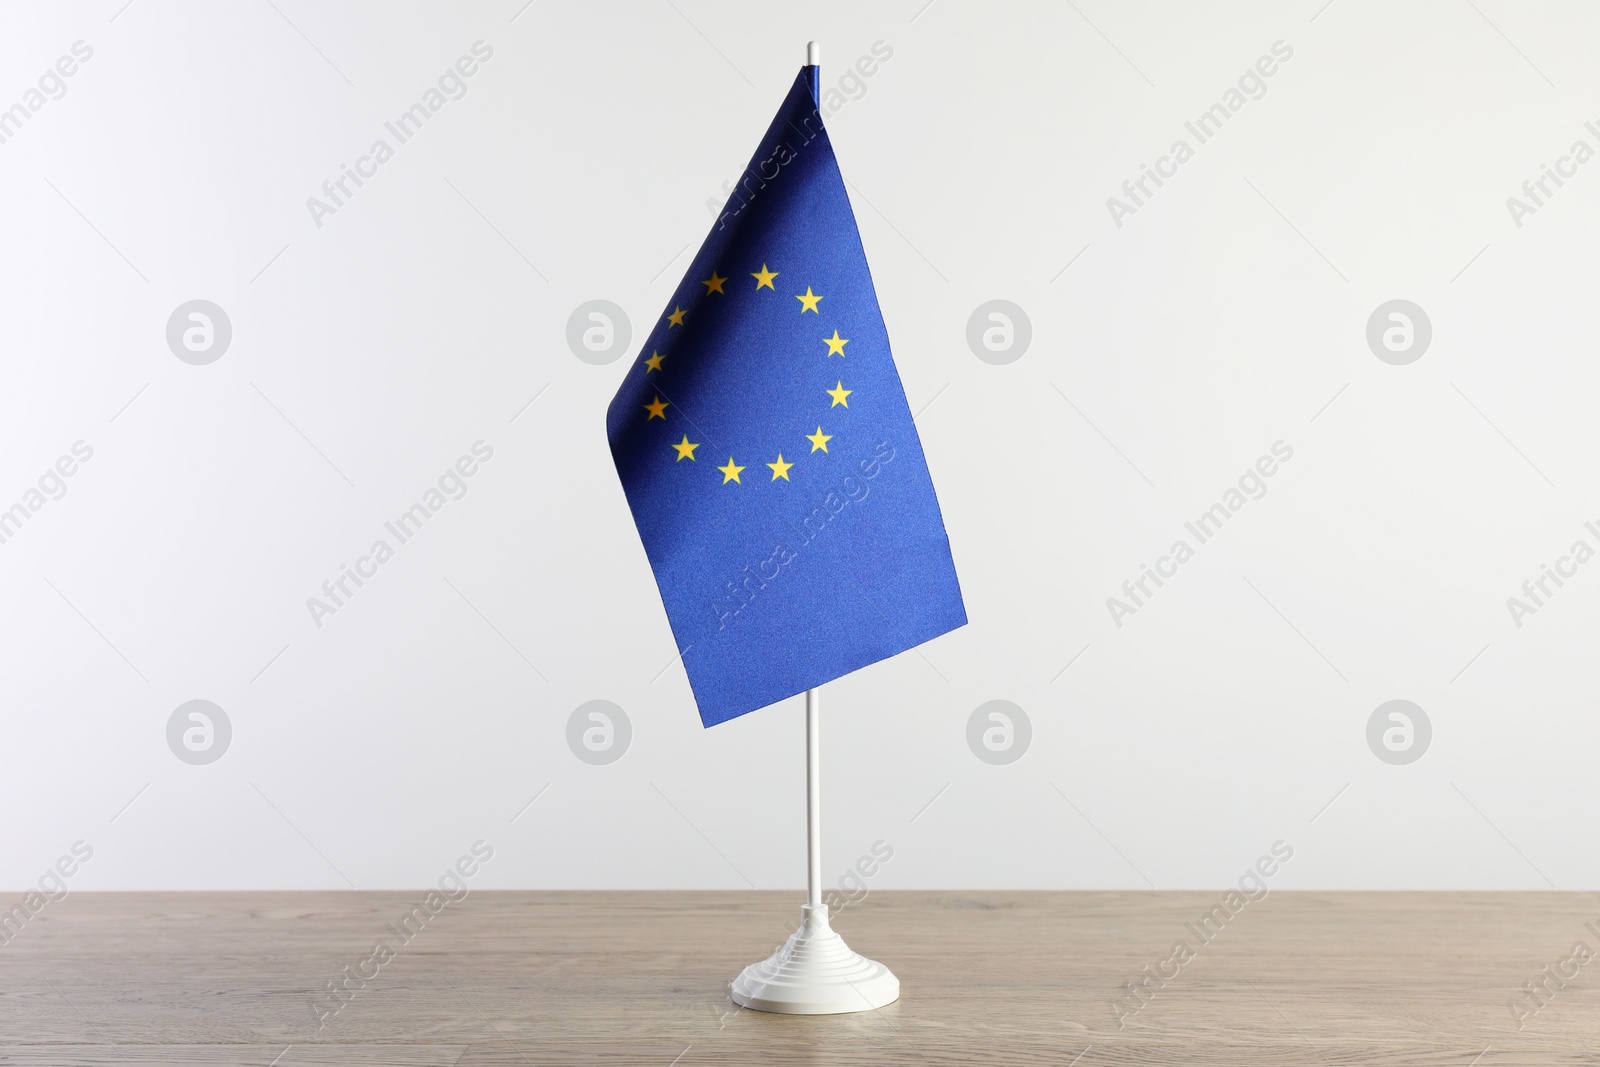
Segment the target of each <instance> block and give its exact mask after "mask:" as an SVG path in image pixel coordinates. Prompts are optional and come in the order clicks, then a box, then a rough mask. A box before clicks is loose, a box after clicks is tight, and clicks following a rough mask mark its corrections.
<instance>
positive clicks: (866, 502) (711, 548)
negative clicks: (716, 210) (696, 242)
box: [606, 66, 967, 727]
mask: <svg viewBox="0 0 1600 1067" xmlns="http://www.w3.org/2000/svg"><path fill="white" fill-rule="evenodd" d="M817 94H818V68H817V67H815V66H807V67H804V68H802V69H801V71H800V75H799V77H798V78H796V79H795V83H794V86H793V88H791V89H790V90H789V95H788V97H787V98H786V99H785V100H784V102H783V107H782V108H781V109H780V110H779V112H778V115H777V117H776V118H774V119H773V121H772V125H771V127H770V128H769V129H768V130H767V133H766V136H765V137H763V138H762V140H761V143H760V145H759V146H758V147H757V149H756V152H755V155H754V156H753V157H752V158H751V161H750V165H749V167H747V168H746V169H745V172H744V174H743V175H742V176H741V177H740V179H739V182H738V184H737V187H736V188H735V189H734V191H733V194H732V196H731V197H730V198H729V200H728V203H727V204H726V205H724V207H723V210H722V212H721V214H720V216H719V217H718V219H717V221H716V223H715V224H714V225H713V226H712V228H711V233H710V235H709V236H708V237H707V238H706V240H705V243H704V244H703V245H702V246H701V248H700V252H699V254H698V255H696V256H695V259H694V262H693V263H692V264H691V265H690V267H689V271H688V273H687V274H685V275H684V278H683V281H682V282H680V283H679V285H678V287H677V289H676V290H675V291H674V292H673V295H672V299H671V300H670V301H669V303H668V305H667V307H666V308H665V309H664V310H663V312H662V315H661V319H660V321H659V322H657V323H656V324H655V326H654V328H653V329H651V330H650V333H649V336H648V337H647V338H646V339H645V342H644V346H643V347H642V348H641V349H640V352H639V356H638V359H637V361H636V362H635V363H634V364H633V365H632V366H631V367H629V368H628V372H627V377H626V378H625V379H624V380H623V382H622V385H621V388H619V389H618V390H617V395H616V397H615V398H614V399H613V400H612V401H611V407H610V409H609V410H608V411H607V414H606V434H607V436H608V438H609V439H610V443H611V453H612V458H613V459H614V460H615V461H616V466H617V474H618V476H619V477H620V479H621V481H622V488H623V491H624V493H625V495H626V496H627V498H628V506H629V508H630V509H631V510H632V512H633V518H634V522H635V524H636V525H637V526H638V530H639V537H640V540H642V541H643V543H644V549H645V554H646V556H647V557H648V558H649V560H650V566H651V568H652V569H653V570H654V572H655V579H656V585H657V587H658V589H659V590H660V593H661V600H662V602H663V604H664V605H665V606H666V609H667V618H668V620H669V621H670V622H671V624H672V632H673V634H674V636H675V637H676V638H677V644H678V649H679V651H680V653H681V656H682V659H683V664H684V667H685V669H686V671H687V672H688V676H689V685H690V688H691V689H692V690H693V691H694V697H695V703H696V704H697V705H698V707H699V710H700V718H701V720H702V722H703V723H704V724H705V725H706V726H708V727H709V726H714V725H716V724H717V723H720V722H725V721H727V720H728V719H731V718H734V717H736V716H739V715H743V714H745V713H746V712H750V711H754V710H756V709H757V708H762V707H766V706H767V705H769V704H772V703H775V702H777V701H779V700H782V699H784V698H785V697H790V696H793V695H795V694H796V693H801V692H804V691H805V690H806V689H809V688H811V687H813V686H817V685H821V684H822V683H823V682H827V681H830V680H832V679H834V678H838V677H840V676H841V675H845V674H848V673H850V672H851V671H854V670H857V669H859V668H861V667H864V666H866V665H867V664H869V663H875V662H877V661H878V660H881V659H886V658H888V657H889V656H893V655H896V654H897V653H900V652H904V651H905V650H906V649H909V648H912V647H914V646H916V645H919V644H921V643H923V642H924V641H928V640H931V639H932V638H935V637H938V636H939V635H940V634H943V633H946V632H948V631H950V630H953V629H955V628H956V627H958V626H962V625H964V624H965V623H966V621H967V616H966V608H965V606H964V605H963V604H962V600H961V588H960V585H959V584H958V582H957V579H956V571H955V563H954V561H953V560H952V559H951V556H950V542H949V539H948V537H947V536H946V534H945V529H944V518H943V516H942V515H941V514H940V512H939V502H938V500H937V499H936V498H935V496H934V491H933V481H932V479H931V477H930V476H929V473H928V466H927V461H926V459H925V458H924V456H923V453H922V443H921V441H920V440H919V439H918V437H917V430H916V426H915V425H914V424H913V422H912V416H911V409H910V407H909V406H908V405H907V403H906V397H905V390H904V389H903V388H902V387H901V384H900V375H899V373H898V372H897V371H896V370H895V365H894V360H893V358H892V357H891V356H890V354H889V335H888V331H887V329H886V328H885V327H884V323H883V315H882V312H881V311H880V310H879V308H878V300H877V296H876V294H875V292H874V290H873V287H872V275H871V273H870V272H869V271H868V269H867V259H866V253H865V252H864V251H863V249H862V247H861V236H860V234H859V233H858V232H857V229H856V222H855V215H854V214H853V212H852V211H851V209H850V200H849V198H848V196H847V195H846V193H845V186H844V179H843V177H842V175H841V174H840V173H839V166H838V163H837V161H836V160H835V159H834V154H833V147H832V145H831V144H830V143H829V141H828V134H827V131H826V130H825V129H824V128H823V123H822V113H821V111H820V110H819V109H818V106H817V100H818V95H817Z"/></svg>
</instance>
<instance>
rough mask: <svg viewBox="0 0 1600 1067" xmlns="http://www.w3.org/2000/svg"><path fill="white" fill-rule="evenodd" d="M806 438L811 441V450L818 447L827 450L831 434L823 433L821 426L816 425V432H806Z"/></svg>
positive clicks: (815, 449) (831, 437) (831, 438)
mask: <svg viewBox="0 0 1600 1067" xmlns="http://www.w3.org/2000/svg"><path fill="white" fill-rule="evenodd" d="M846 406H848V405H846ZM806 440H807V441H810V442H811V451H813V452H815V451H817V450H818V449H819V448H820V449H821V450H822V451H824V452H826V451H827V450H828V442H829V441H831V440H833V434H831V433H823V432H822V427H821V426H818V427H817V432H816V433H808V434H806Z"/></svg>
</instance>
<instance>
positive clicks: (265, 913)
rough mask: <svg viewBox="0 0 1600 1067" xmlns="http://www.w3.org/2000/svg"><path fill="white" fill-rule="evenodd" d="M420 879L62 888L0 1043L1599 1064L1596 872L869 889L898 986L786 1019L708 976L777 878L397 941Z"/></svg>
mask: <svg viewBox="0 0 1600 1067" xmlns="http://www.w3.org/2000/svg"><path fill="white" fill-rule="evenodd" d="M422 898H423V894H422V893H365V892H363V893H129V894H91V893H74V894H72V895H71V896H69V897H67V898H65V899H63V900H60V901H56V902H53V903H50V904H48V905H46V906H45V907H44V908H43V909H42V910H41V911H39V913H38V914H37V915H35V916H34V917H33V918H32V919H30V920H29V921H28V922H26V923H25V924H24V925H23V926H22V928H21V929H20V930H19V931H18V932H17V933H16V934H15V936H12V937H11V939H10V940H9V942H7V943H5V944H3V945H0V1063H6V1064H25V1065H27V1067H51V1065H62V1064H94V1065H111V1064H119V1065H120V1064H130V1063H132V1064H169V1063H170V1064H179V1063H181V1064H193V1063H208V1064H254V1065H259V1067H267V1065H269V1064H277V1065H278V1067H301V1065H306V1064H406V1065H418V1064H434V1065H439V1067H445V1065H451V1064H454V1065H457V1067H479V1065H489V1064H494V1065H514V1064H591V1063H618V1064H644V1065H653V1067H669V1065H676V1067H696V1065H701V1064H759V1065H765V1064H775V1065H781V1064H800V1063H804V1064H897V1065H900V1064H904V1065H910V1067H928V1065H945V1064H1004V1063H1019V1064H1056V1065H1067V1064H1074V1063H1075V1064H1077V1065H1079V1067H1103V1065H1108V1064H1255V1063H1263V1064H1268V1063H1270V1064H1324V1065H1328V1064H1458V1065H1461V1067H1468V1065H1478V1067H1491V1065H1499V1064H1519V1065H1521V1064H1580V1063H1581V1064H1600V999H1597V997H1596V993H1595V991H1594V987H1595V986H1596V984H1597V983H1596V981H1595V976H1600V962H1595V963H1593V964H1592V968H1593V970H1594V972H1595V975H1594V976H1591V975H1590V973H1589V970H1590V966H1586V963H1587V959H1586V957H1585V955H1584V954H1580V956H1579V958H1574V945H1575V944H1576V943H1578V942H1583V943H1585V945H1586V947H1587V948H1592V949H1594V950H1596V951H1600V935H1596V934H1595V933H1594V932H1593V931H1592V930H1591V929H1590V928H1589V927H1588V926H1586V925H1585V924H1586V923H1588V922H1594V923H1595V927H1596V928H1597V929H1600V895H1597V894H1587V893H1581V894H1579V893H1290V892H1286V891H1281V890H1280V891H1276V892H1273V893H1272V894H1271V895H1270V896H1269V897H1267V898H1265V899H1262V900H1259V901H1256V902H1253V903H1250V904H1248V905H1246V906H1244V907H1243V908H1242V909H1240V910H1239V911H1238V913H1237V914H1235V915H1233V916H1232V917H1231V918H1230V919H1229V920H1228V921H1227V922H1226V925H1224V926H1223V928H1222V929H1221V931H1220V932H1218V933H1215V934H1214V935H1213V936H1212V937H1211V940H1209V942H1207V941H1203V940H1201V938H1200V937H1199V936H1197V934H1196V931H1195V929H1194V928H1197V927H1198V923H1199V919H1200V917H1201V916H1202V915H1203V914H1205V913H1206V912H1207V911H1208V910H1209V909H1211V908H1212V907H1213V905H1216V904H1218V903H1219V902H1220V901H1221V900H1222V894H1221V893H1220V892H1209V893H1202V892H1196V893H1187V892H1186V893H1167V892H1161V893H1156V892H1149V893H1084V892H1075V893H1019V892H898V893H897V892H888V891H882V890H875V891H873V892H872V894H871V896H870V897H869V898H868V899H866V900H865V901H863V902H861V903H858V904H854V905H852V906H850V907H849V908H848V909H846V910H845V912H844V913H843V914H842V915H841V916H839V917H838V919H837V921H836V924H835V925H836V927H837V928H838V929H839V930H840V932H841V933H843V934H844V935H845V937H846V938H847V939H848V940H849V941H850V943H851V945H852V947H854V948H855V949H857V950H858V951H860V952H862V953H864V954H866V955H870V956H874V957H875V958H877V959H880V960H882V961H883V962H885V963H887V964H888V965H889V966H890V967H891V968H893V970H894V971H895V972H896V973H897V974H898V975H899V976H900V980H901V983H902V996H901V999H900V1001H899V1002H898V1003H896V1004H893V1005H891V1006H889V1007H887V1008H884V1009H882V1010H880V1011H876V1012H867V1013H864V1014H859V1015H843V1016H831V1017H810V1018H804V1017H795V1016H777V1015H766V1014H762V1013H760V1012H753V1011H745V1010H739V1009H736V1008H735V1007H734V1006H733V1005H732V1004H731V1003H730V1002H729V1000H728V996H727V984H728V982H729V981H730V980H731V979H732V978H733V977H734V975H736V974H737V973H738V972H739V970H740V968H742V967H743V966H744V965H745V964H747V963H750V962H752V961H753V960H755V959H757V958H758V957H760V956H763V955H765V954H767V953H768V952H769V951H771V950H772V948H773V947H774V946H775V945H776V944H777V943H778V942H780V941H781V940H782V939H783V937H785V936H786V935H787V933H788V931H789V929H790V928H791V926H792V924H793V922H794V921H795V920H796V919H797V918H798V912H799V907H798V905H799V902H800V896H799V895H798V894H795V893H688V892H672V893H656V892H650V893H642V892H641V893H617V892H605V893H601V892H561V893H495V892H488V891H481V890H480V891H474V892H472V894H471V895H470V896H469V897H468V898H466V899H464V900H461V901H459V902H456V903H452V904H449V905H446V906H444V907H442V909H441V910H439V912H438V914H436V915H432V916H431V917H428V913H427V911H426V909H424V911H423V912H422V913H421V914H422V915H423V916H424V917H427V922H426V925H425V926H422V928H421V929H420V930H419V931H417V932H415V933H414V934H413V935H412V936H411V937H410V940H409V941H402V939H401V938H400V937H399V936H397V935H396V933H395V932H394V929H393V928H394V927H395V926H396V925H398V923H399V921H400V919H401V917H402V916H404V915H406V914H407V913H408V912H409V911H410V910H411V908H412V907H413V905H415V904H418V903H419V902H421V901H422ZM436 904H437V902H436ZM413 922H414V923H416V922H417V920H413ZM1186 924H1188V925H1186ZM1192 927H1194V928H1192ZM0 936H3V935H0ZM1179 941H1182V942H1185V943H1186V945H1187V946H1188V948H1189V950H1190V954H1189V958H1187V960H1185V961H1182V962H1181V964H1180V963H1178V962H1175V961H1173V960H1172V957H1173V948H1174V945H1175V943H1177V942H1179ZM379 942H384V943H386V944H387V945H388V947H389V948H391V949H394V954H393V957H392V958H386V957H385V956H384V955H383V954H382V953H379V954H377V955H376V956H375V955H374V949H375V947H376V946H377V944H378V943H379ZM1147 965H1148V966H1149V967H1151V968H1152V971H1151V972H1150V973H1152V974H1153V973H1157V972H1158V971H1159V972H1164V973H1165V974H1167V975H1169V976H1172V977H1170V978H1168V979H1167V980H1165V982H1164V984H1161V985H1159V986H1158V985H1157V982H1156V980H1154V979H1149V980H1147V984H1148V989H1149V992H1148V993H1147V994H1146V995H1144V996H1140V997H1135V996H1134V995H1132V994H1129V993H1128V991H1127V990H1126V989H1125V988H1123V985H1124V983H1126V982H1129V981H1132V980H1135V979H1137V978H1139V977H1140V974H1141V971H1142V969H1143V968H1145V967H1146V966H1147ZM1547 967H1548V968H1551V969H1550V970H1548V971H1547V970H1545V968H1547ZM347 968H348V970H347ZM347 974H348V975H352V976H357V977H353V978H351V979H350V981H349V982H348V988H349V989H350V990H351V992H349V993H348V994H346V995H345V996H343V997H336V996H335V995H333V994H330V993H329V991H328V986H329V983H330V982H333V981H335V980H337V979H341V978H343V977H344V976H345V975H347ZM363 974H365V975H368V976H371V977H368V978H360V977H359V976H360V975H363ZM1563 974H1564V975H1566V976H1567V977H1565V978H1563V977H1561V976H1562V975H1563ZM1530 981H1531V982H1534V983H1535V987H1534V988H1535V989H1536V990H1539V989H1540V986H1539V985H1538V983H1540V982H1542V983H1543V987H1542V991H1541V992H1540V993H1539V995H1538V996H1537V997H1535V996H1534V995H1531V994H1529V993H1528V992H1527V991H1526V987H1525V983H1528V982H1530ZM358 982H359V983H360V984H361V985H363V986H364V988H360V987H358ZM1563 986H1564V987H1565V988H1563ZM1514 998H1515V1002H1516V1003H1520V1004H1521V1005H1523V1011H1522V1017H1521V1018H1520V1019H1519V1018H1518V1017H1517V1016H1516V1015H1515V1014H1514V1013H1513V1011H1512V1009H1511V1007H1509V1006H1508V1005H1509V1004H1510V1003H1512V1002H1513V1001H1514ZM1114 1003H1115V1004H1118V1005H1120V1006H1121V1011H1122V1012H1123V1013H1126V1014H1125V1015H1124V1016H1123V1017H1121V1018H1120V1019H1119V1015H1118V1012H1117V1011H1115V1010H1113V1007H1112V1005H1113V1004H1114ZM335 1008H337V1009H338V1010H337V1012H336V1013H335V1011H334V1009H335ZM323 1013H326V1014H325V1015H324V1014H323ZM319 1015H320V1016H321V1018H320V1025H319ZM1119 1023H1120V1024H1121V1025H1119ZM1519 1023H1520V1027H1519Z"/></svg>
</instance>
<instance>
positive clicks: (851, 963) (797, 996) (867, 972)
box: [730, 41, 900, 1015]
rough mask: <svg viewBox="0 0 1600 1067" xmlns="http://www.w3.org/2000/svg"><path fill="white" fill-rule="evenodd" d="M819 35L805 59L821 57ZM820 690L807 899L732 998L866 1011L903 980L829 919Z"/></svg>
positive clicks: (826, 1010)
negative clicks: (795, 923) (794, 924)
mask: <svg viewBox="0 0 1600 1067" xmlns="http://www.w3.org/2000/svg"><path fill="white" fill-rule="evenodd" d="M820 60H821V52H820V49H818V48H817V42H815V41H812V42H811V43H810V44H808V45H806V65H807V66H808V67H815V66H818V65H819V64H820ZM820 703H821V694H820V690H818V689H816V688H812V689H807V690H806V903H805V907H803V908H801V909H800V916H801V920H800V927H799V929H797V930H796V931H795V932H794V933H792V934H790V935H789V940H788V941H787V942H785V943H784V946H783V947H782V948H780V949H779V950H778V951H777V952H775V953H773V955H772V956H771V957H769V958H768V959H765V960H762V961H761V962H760V963H752V964H751V965H750V966H748V967H746V968H745V969H744V970H743V971H742V972H741V973H740V975H739V977H737V978H735V979H734V980H733V983H732V985H731V987H730V994H731V996H732V997H733V1002H734V1003H735V1004H738V1005H740V1006H741V1007H746V1008H754V1009H756V1010H757V1011H775V1012H783V1013H784V1014H788V1015H838V1014H842V1013H844V1012H853V1011H868V1010H870V1009H872V1008H881V1007H883V1006H884V1005H885V1004H892V1003H894V1002H895V1001H896V1000H898V999H900V979H898V978H896V977H895V976H894V973H893V972H892V971H890V970H889V968H887V967H885V966H884V965H883V964H881V963H879V962H878V961H876V960H869V959H867V958H866V957H865V956H860V955H857V954H856V953H854V952H852V951H850V946H849V945H846V944H845V943H844V938H842V937H840V936H839V935H838V934H837V933H835V932H834V930H833V927H832V926H831V925H830V924H829V922H828V906H827V905H826V904H824V903H823V902H822V764H821V757H822V735H821V730H820V722H819V718H820V716H819V707H818V706H819V705H820Z"/></svg>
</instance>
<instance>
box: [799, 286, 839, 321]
mask: <svg viewBox="0 0 1600 1067" xmlns="http://www.w3.org/2000/svg"><path fill="white" fill-rule="evenodd" d="M795 299H796V300H798V301H800V314H802V315H804V314H805V313H806V312H808V311H809V312H811V313H812V314H815V315H820V314H822V312H820V311H818V310H817V301H818V300H821V299H822V297H820V296H818V295H817V294H816V293H813V292H812V291H811V286H809V285H808V286H806V295H805V296H797V297H795ZM835 332H837V331H835Z"/></svg>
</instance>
